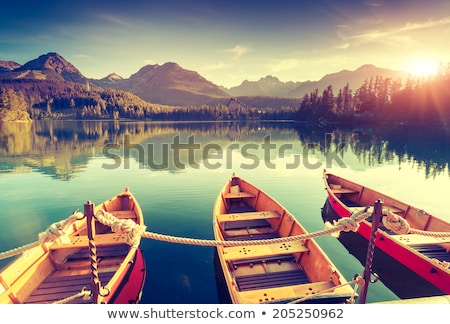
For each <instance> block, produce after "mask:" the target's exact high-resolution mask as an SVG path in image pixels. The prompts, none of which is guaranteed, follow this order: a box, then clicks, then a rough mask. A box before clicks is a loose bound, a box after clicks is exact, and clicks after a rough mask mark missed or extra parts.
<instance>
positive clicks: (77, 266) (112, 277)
mask: <svg viewBox="0 0 450 324" xmlns="http://www.w3.org/2000/svg"><path fill="white" fill-rule="evenodd" d="M91 206H92V208H91V209H93V214H95V215H98V213H100V212H102V211H103V213H110V214H112V215H114V216H115V217H117V218H118V219H120V220H132V221H133V222H135V223H136V224H141V225H143V224H144V218H143V214H142V211H141V208H140V206H139V204H138V202H137V201H136V199H135V197H134V196H133V195H132V194H131V192H130V191H129V190H128V188H127V189H125V191H124V192H122V193H120V194H118V195H116V196H114V197H113V198H111V199H109V200H107V201H105V202H103V203H102V204H100V205H98V206H96V207H95V208H94V206H93V205H92V204H91ZM85 211H86V205H85ZM85 214H86V212H85ZM81 216H83V215H82V214H81ZM93 219H94V220H93V221H92V223H91V224H89V222H88V221H87V217H86V215H84V217H81V219H77V220H75V221H74V222H73V223H71V224H70V226H69V228H67V229H66V231H67V233H68V239H70V240H69V241H67V242H64V243H60V242H56V241H53V242H49V243H44V244H41V245H38V246H36V247H33V248H31V249H29V250H27V251H25V252H24V253H22V254H21V255H20V256H19V257H18V258H16V259H15V260H13V261H11V263H10V264H8V265H7V266H6V267H5V268H4V269H2V271H1V272H0V304H11V303H12V304H22V303H25V304H28V303H55V302H61V301H64V300H66V299H67V300H68V301H67V303H117V304H129V303H138V302H139V301H140V298H141V295H142V289H143V285H144V281H145V262H144V258H143V255H142V252H141V250H140V248H139V244H135V245H129V244H128V242H127V235H125V234H116V233H113V232H112V231H111V227H110V226H107V225H104V224H102V223H100V222H98V221H97V220H95V217H94V218H93ZM89 225H92V226H91V227H90V228H91V229H93V232H92V231H91V233H94V234H92V235H94V236H93V238H94V240H93V242H94V243H95V250H96V251H95V252H96V259H97V263H96V264H95V268H96V272H95V273H94V274H97V275H98V277H97V278H98V279H99V282H97V281H92V278H94V277H95V276H93V271H92V269H91V266H92V264H91V262H90V260H91V257H92V255H91V254H90V253H89V247H90V246H91V245H92V244H90V240H89V237H92V235H91V236H89V233H88V231H89ZM91 242H92V241H91ZM91 248H92V247H91ZM91 282H93V284H91ZM93 285H94V286H99V287H100V289H99V292H100V294H99V296H98V298H97V297H96V296H95V295H93V294H90V295H89V296H85V297H84V298H75V299H74V300H69V299H70V297H72V296H74V295H76V294H77V293H80V292H82V291H83V290H84V289H87V290H90V291H93V289H94V287H93ZM63 303H65V302H63Z"/></svg>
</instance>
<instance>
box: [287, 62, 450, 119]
mask: <svg viewBox="0 0 450 324" xmlns="http://www.w3.org/2000/svg"><path fill="white" fill-rule="evenodd" d="M296 119H297V120H301V121H329V122H333V121H338V122H361V121H370V122H377V121H378V122H386V121H397V122H435V121H443V120H445V121H449V120H450V65H447V66H445V67H441V69H440V71H439V73H438V74H436V75H435V76H433V77H430V78H427V79H424V78H409V79H408V80H407V81H406V82H405V84H402V82H401V81H400V80H392V79H390V78H383V77H381V76H377V77H372V78H370V79H367V80H365V82H364V83H363V84H362V86H361V87H360V88H358V89H357V90H356V91H353V90H352V89H350V88H349V85H348V84H347V85H346V86H345V87H344V88H342V89H339V91H338V93H337V94H335V93H334V92H333V88H332V86H328V87H327V88H326V89H325V90H323V92H322V93H321V94H319V91H318V90H317V89H316V90H315V91H313V92H311V93H309V94H305V95H304V96H303V98H302V100H301V103H300V106H299V108H298V113H297V116H296Z"/></svg>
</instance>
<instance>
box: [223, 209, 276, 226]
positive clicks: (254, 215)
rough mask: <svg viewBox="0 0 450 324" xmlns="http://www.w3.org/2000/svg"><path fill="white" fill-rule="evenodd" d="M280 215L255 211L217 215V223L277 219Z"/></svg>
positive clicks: (274, 212) (273, 212)
mask: <svg viewBox="0 0 450 324" xmlns="http://www.w3.org/2000/svg"><path fill="white" fill-rule="evenodd" d="M280 217H281V216H280V214H279V213H278V212H276V211H271V210H267V211H255V212H244V213H230V214H220V215H217V221H218V222H220V223H223V222H239V221H244V220H255V219H277V218H280Z"/></svg>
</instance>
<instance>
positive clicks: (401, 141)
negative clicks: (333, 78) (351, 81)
mask: <svg viewBox="0 0 450 324" xmlns="http://www.w3.org/2000/svg"><path fill="white" fill-rule="evenodd" d="M179 134H190V135H195V136H196V142H201V143H206V142H208V143H218V144H225V145H226V144H228V143H230V142H234V141H240V142H246V143H252V142H254V143H260V142H261V138H262V137H264V136H266V135H269V134H270V135H271V137H272V139H274V140H281V141H283V140H285V141H290V142H295V141H299V143H300V144H301V145H314V146H315V147H317V148H318V149H319V150H320V151H321V153H323V154H326V150H327V149H328V148H330V147H331V146H334V147H335V146H337V145H339V144H340V143H345V146H344V149H343V150H342V152H340V154H342V155H345V154H346V153H347V152H349V151H350V152H352V153H353V154H355V155H356V156H357V157H358V159H360V160H361V161H362V162H363V164H365V165H375V164H380V163H387V162H389V163H392V162H393V161H394V159H396V160H397V163H398V164H399V167H401V165H402V163H406V162H408V163H410V162H411V161H412V162H414V163H415V164H417V168H419V169H423V170H424V171H425V173H426V176H434V175H436V174H438V173H441V172H444V171H445V170H447V169H448V163H449V161H450V141H449V134H448V132H447V131H446V130H445V128H444V126H442V127H436V125H433V126H431V127H429V128H427V129H418V128H417V126H416V127H414V128H412V127H406V126H404V127H398V126H396V127H386V128H377V129H355V128H352V129H350V128H340V127H337V126H333V127H331V126H330V127H328V126H327V127H318V126H311V125H305V124H296V123H288V122H284V123H282V122H280V123H269V122H267V123H264V122H178V123H172V122H159V123H158V122H132V121H130V122H117V121H116V122H114V121H35V122H33V123H0V154H1V156H2V158H1V160H0V172H3V173H5V172H17V173H19V172H29V170H30V168H31V169H36V170H38V171H39V172H42V173H44V174H48V175H50V176H53V177H55V178H58V179H62V180H69V179H71V178H73V177H74V176H75V174H76V173H78V172H80V171H82V169H83V168H84V167H85V166H86V165H87V163H88V162H89V160H90V159H91V158H92V157H93V156H102V154H103V153H102V150H103V147H104V145H105V144H108V143H122V142H123V140H124V136H125V135H128V136H129V138H130V139H131V140H132V141H133V143H146V142H152V143H155V147H158V144H162V143H171V142H172V139H173V137H174V136H175V135H179ZM159 147H160V146H159ZM394 162H395V161H394Z"/></svg>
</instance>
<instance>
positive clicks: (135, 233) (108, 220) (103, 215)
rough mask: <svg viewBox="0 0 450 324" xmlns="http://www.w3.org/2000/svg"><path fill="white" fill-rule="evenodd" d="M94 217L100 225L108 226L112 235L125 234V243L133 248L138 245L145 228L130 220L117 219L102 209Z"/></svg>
mask: <svg viewBox="0 0 450 324" xmlns="http://www.w3.org/2000/svg"><path fill="white" fill-rule="evenodd" d="M95 217H96V218H97V220H98V221H99V222H100V223H102V224H104V225H108V226H110V227H111V230H112V231H113V232H114V233H118V234H126V235H127V243H128V244H129V245H132V246H134V247H136V246H138V245H139V243H140V240H141V237H142V235H143V234H144V232H145V230H146V228H147V227H146V226H145V225H139V224H136V223H135V222H134V221H133V220H131V219H119V218H117V217H115V216H114V215H112V214H111V213H108V212H106V211H104V210H103V209H102V210H100V211H99V213H98V214H97V215H95Z"/></svg>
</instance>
